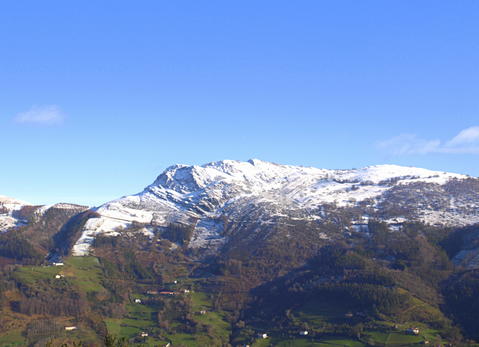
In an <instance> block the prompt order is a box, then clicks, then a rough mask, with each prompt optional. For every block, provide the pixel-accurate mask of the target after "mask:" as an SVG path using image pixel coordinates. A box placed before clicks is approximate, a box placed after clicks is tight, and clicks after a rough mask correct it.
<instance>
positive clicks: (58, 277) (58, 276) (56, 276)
mask: <svg viewBox="0 0 479 347" xmlns="http://www.w3.org/2000/svg"><path fill="white" fill-rule="evenodd" d="M63 277H65V276H63V275H55V278H56V279H57V280H58V279H60V278H63Z"/></svg>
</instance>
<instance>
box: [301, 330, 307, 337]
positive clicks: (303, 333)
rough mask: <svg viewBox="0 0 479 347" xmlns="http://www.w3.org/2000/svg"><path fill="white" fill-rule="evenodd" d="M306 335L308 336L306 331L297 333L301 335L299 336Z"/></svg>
mask: <svg viewBox="0 0 479 347" xmlns="http://www.w3.org/2000/svg"><path fill="white" fill-rule="evenodd" d="M308 334H309V331H307V330H303V331H300V332H299V335H301V336H307V335H308Z"/></svg>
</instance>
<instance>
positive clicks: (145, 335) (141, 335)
mask: <svg viewBox="0 0 479 347" xmlns="http://www.w3.org/2000/svg"><path fill="white" fill-rule="evenodd" d="M140 337H148V333H147V332H144V331H142V332H141V333H140Z"/></svg>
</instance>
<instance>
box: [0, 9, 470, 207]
mask: <svg viewBox="0 0 479 347" xmlns="http://www.w3.org/2000/svg"><path fill="white" fill-rule="evenodd" d="M478 13H479V1H476V0H463V1H437V0H435V1H417V0H411V1H407V0H396V1H379V0H378V1H368V0H362V1H357V0H351V1H341V0H334V1H333V0H331V1H318V0H311V1H306V0H305V1H290V0H287V1H282V0H274V1H268V0H264V1H263V0H262V1H257V0H254V1H249V0H241V1H239V0H238V1H233V0H232V1H212V0H211V1H210V0H205V1H198V0H191V1H181V0H178V1H161V0H156V1H119V0H116V1H68V2H67V1H64V0H62V1H49V0H45V1H34V0H30V1H28V0H27V1H9V2H4V3H2V4H1V5H0V53H1V54H0V129H1V133H0V146H1V148H2V149H3V151H2V152H3V153H2V164H1V168H2V170H1V173H0V194H1V195H8V196H13V197H16V198H20V199H24V200H27V201H31V202H33V203H51V202H57V201H69V202H78V203H86V204H92V205H95V204H99V203H101V202H104V201H107V200H110V199H113V198H116V197H119V196H122V195H125V194H131V193H136V192H138V191H140V190H141V189H142V188H143V187H144V186H146V185H147V184H149V183H151V182H152V181H153V180H154V179H155V177H156V176H157V175H158V174H160V173H161V171H163V170H164V169H165V168H166V167H167V166H169V165H172V164H174V163H186V164H202V163H206V162H210V161H215V160H221V159H238V160H247V159H249V158H259V159H262V160H267V161H274V162H278V163H285V164H298V165H306V166H316V167H324V168H351V167H361V166H366V165H373V164H381V163H395V164H400V165H412V166H420V167H426V168H430V169H437V170H443V171H454V172H461V173H467V174H470V175H474V176H479V161H478V159H479V127H478V126H479V68H478V64H479V21H478V20H477V18H478V17H477V16H478Z"/></svg>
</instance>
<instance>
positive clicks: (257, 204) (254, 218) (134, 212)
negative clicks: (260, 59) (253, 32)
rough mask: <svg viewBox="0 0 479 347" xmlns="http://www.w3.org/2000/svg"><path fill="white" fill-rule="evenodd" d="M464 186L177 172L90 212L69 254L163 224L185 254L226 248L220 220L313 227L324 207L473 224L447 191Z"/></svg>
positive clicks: (428, 180)
mask: <svg viewBox="0 0 479 347" xmlns="http://www.w3.org/2000/svg"><path fill="white" fill-rule="evenodd" d="M471 182H472V183H471ZM469 183H471V184H473V185H474V189H476V188H477V189H479V179H477V178H474V177H471V176H467V175H462V174H455V173H447V172H441V171H432V170H427V169H421V168H415V167H404V166H398V165H375V166H369V167H365V168H360V169H350V170H347V169H346V170H329V169H319V168H313V167H303V166H293V165H280V164H275V163H270V162H265V161H261V160H258V159H251V160H249V161H245V162H242V161H235V160H223V161H216V162H211V163H207V164H204V165H201V166H198V165H192V166H188V165H184V164H177V165H173V166H170V167H168V168H167V169H166V170H165V171H164V172H163V173H162V174H160V175H159V176H158V177H157V178H156V179H155V181H154V182H153V183H152V184H150V185H148V186H147V187H146V188H145V189H144V190H143V191H142V192H140V193H138V194H134V195H128V196H124V197H122V198H120V199H116V200H112V201H110V202H107V203H105V204H104V205H101V206H99V207H97V208H95V209H94V210H95V211H96V212H97V213H98V214H99V215H100V216H99V217H98V218H94V219H90V220H89V221H87V223H86V224H85V227H84V230H83V233H82V236H81V237H80V239H79V241H78V242H77V243H76V244H75V246H74V247H73V254H75V255H85V254H87V253H88V250H89V247H90V246H89V245H90V244H91V243H92V242H93V240H94V238H95V235H98V234H106V235H115V234H117V230H121V229H124V228H127V227H128V226H129V225H131V224H132V223H140V224H142V225H144V226H145V228H144V229H143V230H142V232H144V233H145V234H149V235H152V234H154V233H155V232H158V230H159V228H162V227H166V226H167V225H169V224H171V223H179V224H184V225H191V226H192V227H193V228H194V232H193V237H192V239H191V242H190V244H189V246H190V247H192V248H212V249H215V248H218V247H221V245H222V244H224V243H225V242H226V239H225V238H224V237H223V236H222V233H223V232H224V230H223V229H224V228H223V226H222V225H221V223H220V222H219V220H220V219H221V218H222V217H227V218H228V219H230V220H243V219H247V220H249V221H251V222H252V223H256V224H261V223H269V222H271V223H272V221H274V220H278V218H297V219H305V220H306V219H310V220H321V219H325V218H327V217H326V216H325V212H324V209H325V207H328V208H329V209H331V208H335V209H342V210H345V209H349V210H351V209H362V210H363V211H362V213H359V214H360V216H359V217H360V218H358V221H357V222H360V221H361V220H364V219H365V218H366V219H367V218H369V217H370V216H371V215H380V214H381V213H382V212H385V211H386V213H385V215H384V216H380V217H379V218H380V219H382V220H385V221H388V220H392V219H394V218H396V221H397V220H402V219H413V220H420V221H424V222H426V223H429V224H434V223H438V224H443V225H467V224H472V223H474V222H479V216H478V215H477V207H478V206H479V199H477V198H475V197H473V201H472V203H471V201H463V200H461V199H462V196H461V195H460V194H458V193H455V192H453V191H451V189H452V188H451V187H452V186H454V185H456V186H458V187H459V188H457V189H464V188H463V186H465V185H467V184H469ZM403 195H408V196H409V198H410V199H412V200H413V201H412V206H403V207H404V209H406V207H407V208H409V209H410V211H406V212H407V213H406V212H404V213H399V212H398V213H392V212H391V211H392V210H393V207H395V206H390V205H392V204H391V203H390V201H394V200H395V199H396V200H397V199H399V196H403ZM403 199H404V197H403ZM406 200H407V199H406ZM401 204H403V202H401V201H397V205H398V206H399V205H401ZM414 204H416V205H417V206H416V205H414ZM383 214H384V213H383Z"/></svg>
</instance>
